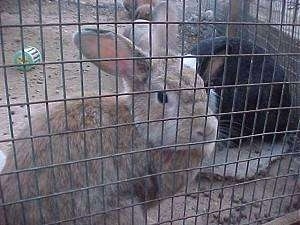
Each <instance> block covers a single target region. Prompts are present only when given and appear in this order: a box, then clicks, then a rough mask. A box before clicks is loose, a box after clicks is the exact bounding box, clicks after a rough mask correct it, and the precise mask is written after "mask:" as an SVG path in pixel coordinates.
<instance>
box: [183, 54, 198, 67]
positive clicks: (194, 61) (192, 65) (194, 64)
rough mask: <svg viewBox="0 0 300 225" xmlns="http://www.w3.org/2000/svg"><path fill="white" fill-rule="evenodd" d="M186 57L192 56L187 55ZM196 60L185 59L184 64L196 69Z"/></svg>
mask: <svg viewBox="0 0 300 225" xmlns="http://www.w3.org/2000/svg"><path fill="white" fill-rule="evenodd" d="M185 56H192V55H191V54H187V55H185ZM196 62H197V61H196V58H183V64H184V65H185V66H187V67H190V68H191V69H196Z"/></svg>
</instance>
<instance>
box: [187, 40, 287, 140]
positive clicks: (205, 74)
mask: <svg viewBox="0 0 300 225" xmlns="http://www.w3.org/2000/svg"><path fill="white" fill-rule="evenodd" d="M226 45H227V46H228V47H227V53H228V55H232V54H262V53H265V52H264V50H263V49H262V48H261V47H259V46H257V45H253V43H251V42H247V41H244V40H243V41H241V39H239V38H227V37H225V36H221V37H216V38H210V39H206V40H203V41H200V42H199V43H198V45H197V46H195V47H194V48H193V49H192V52H191V54H192V55H198V56H197V73H198V74H199V75H200V76H201V77H202V78H203V80H204V82H205V84H206V86H208V85H209V86H219V87H213V89H212V90H213V92H212V91H211V92H210V93H211V94H213V95H216V96H218V97H221V96H222V99H219V101H217V108H219V109H220V111H219V113H229V114H225V115H221V116H220V117H219V138H227V137H239V136H245V135H251V134H252V133H254V134H260V133H264V132H274V131H284V130H285V129H286V128H287V126H288V128H290V127H291V126H290V125H288V124H287V123H288V115H289V109H280V108H281V107H289V106H291V95H290V91H289V86H288V84H286V83H285V84H282V83H281V84H278V83H277V84H276V82H284V81H285V72H284V70H283V69H282V68H281V67H280V66H279V65H277V63H276V65H275V61H274V59H273V58H272V57H270V56H262V55H254V56H249V55H248V56H229V57H227V60H225V57H222V56H220V57H210V56H201V55H221V54H223V55H224V54H225V51H226ZM240 45H241V46H240ZM224 70H225V72H224ZM223 79H224V81H223ZM222 82H224V83H223V84H222ZM248 83H249V84H251V86H248V87H247V85H245V84H248ZM262 83H266V84H262ZM270 83H271V84H270ZM235 84H237V85H241V86H239V87H232V86H229V87H226V85H227V86H228V85H235ZM255 84H257V85H255ZM221 85H225V87H220V86H221ZM271 87H272V88H271ZM247 89H248V94H247ZM259 89H260V90H259ZM271 89H272V90H271ZM222 92H223V93H222ZM259 92H260V94H259ZM221 93H222V95H221ZM281 96H282V97H281ZM281 98H282V100H281ZM220 104H221V105H220ZM256 109H257V110H258V111H257V112H253V111H252V112H247V113H245V112H241V113H235V114H232V115H230V114H231V113H230V112H239V111H247V110H256ZM260 110H262V111H260ZM255 114H256V117H257V118H256V122H255ZM243 115H245V119H244V126H243V127H242V123H243ZM231 116H232V123H231V124H232V125H231V127H230V119H231ZM277 116H278V117H279V118H278V119H277ZM229 134H230V135H229ZM274 135H275V134H268V135H264V136H265V140H267V141H268V140H269V141H270V140H273V137H274ZM279 137H282V134H281V135H280V134H277V135H276V136H275V140H278V138H279Z"/></svg>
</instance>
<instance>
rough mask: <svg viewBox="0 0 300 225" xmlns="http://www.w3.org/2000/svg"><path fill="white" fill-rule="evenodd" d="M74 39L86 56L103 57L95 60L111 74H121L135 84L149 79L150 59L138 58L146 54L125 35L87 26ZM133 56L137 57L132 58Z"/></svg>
mask: <svg viewBox="0 0 300 225" xmlns="http://www.w3.org/2000/svg"><path fill="white" fill-rule="evenodd" d="M73 39H74V43H75V45H76V46H77V47H78V48H79V49H81V52H82V54H83V55H84V56H85V57H86V58H88V59H95V60H96V59H101V61H93V63H94V64H95V65H97V66H98V67H99V68H100V69H101V70H103V71H105V72H107V73H109V74H111V75H118V74H119V75H120V76H122V77H123V78H124V79H125V80H130V81H131V82H133V81H134V82H135V84H139V83H141V82H143V83H145V81H146V80H147V78H148V75H149V71H150V62H149V60H147V59H145V58H143V59H138V58H139V57H145V55H144V54H143V52H142V51H141V50H139V49H138V48H137V47H134V46H133V44H132V42H131V41H130V40H129V39H127V38H125V37H124V36H122V35H119V34H115V33H113V32H111V31H107V30H99V31H97V29H92V28H86V29H82V30H81V32H80V33H79V32H77V33H76V34H75V35H74V37H73ZM132 57H135V59H130V58H132ZM116 58H118V60H116ZM119 58H121V59H119ZM124 58H125V59H124ZM126 58H127V59H126ZM103 60H104V61H103ZM133 79H134V80H133Z"/></svg>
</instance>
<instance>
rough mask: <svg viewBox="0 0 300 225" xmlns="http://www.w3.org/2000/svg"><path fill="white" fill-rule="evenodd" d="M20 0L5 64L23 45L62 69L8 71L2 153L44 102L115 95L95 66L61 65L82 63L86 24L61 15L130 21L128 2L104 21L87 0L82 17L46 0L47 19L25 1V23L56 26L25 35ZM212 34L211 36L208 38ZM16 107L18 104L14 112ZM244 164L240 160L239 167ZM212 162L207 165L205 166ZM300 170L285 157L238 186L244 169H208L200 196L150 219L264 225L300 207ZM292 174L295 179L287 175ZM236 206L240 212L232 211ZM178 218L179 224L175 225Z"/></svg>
mask: <svg viewBox="0 0 300 225" xmlns="http://www.w3.org/2000/svg"><path fill="white" fill-rule="evenodd" d="M16 2H17V1H15V0H13V1H9V0H1V1H0V12H1V25H4V27H3V28H2V29H1V31H0V32H1V39H0V42H1V43H2V45H3V50H4V51H3V52H1V54H0V62H1V65H10V64H12V56H13V54H14V53H15V52H16V51H17V50H19V49H21V48H22V44H24V45H25V46H28V45H29V46H35V47H37V48H38V49H40V50H41V51H42V54H43V57H44V60H45V61H46V62H53V63H54V64H48V65H45V66H42V65H40V66H36V67H35V68H34V69H33V70H31V71H29V72H26V74H24V73H22V72H20V71H18V70H16V69H15V68H13V67H6V68H5V69H3V68H1V69H0V118H1V120H0V141H1V142H0V150H1V151H2V152H5V151H6V150H7V149H8V148H9V146H10V144H11V143H10V141H8V140H9V139H10V138H13V137H15V135H17V134H18V131H19V130H20V128H21V127H23V126H24V124H26V123H28V118H30V117H31V118H34V114H35V113H36V112H37V111H44V112H46V110H47V106H49V107H53V105H54V104H56V103H53V102H50V103H48V104H45V103H39V101H45V100H63V99H64V98H66V97H67V98H70V97H73V96H81V95H88V92H90V91H92V92H103V91H106V92H107V91H110V92H111V91H114V90H115V78H114V77H110V76H108V75H107V74H104V73H103V72H101V73H100V72H99V71H98V69H97V68H96V67H95V66H93V65H92V64H90V63H82V70H81V68H80V65H79V64H78V63H63V64H62V63H61V62H62V61H72V60H76V59H78V58H79V52H78V50H76V49H75V46H74V45H73V43H72V41H71V40H72V35H73V33H74V32H75V31H76V30H77V29H78V26H77V25H68V26H67V25H64V26H57V25H51V24H57V23H59V22H60V19H59V18H60V16H61V21H63V22H64V23H77V22H78V18H79V17H80V21H81V22H97V21H113V20H114V14H115V13H116V14H117V15H118V21H126V20H129V17H128V14H127V12H126V11H125V10H124V8H123V7H122V4H121V3H119V2H118V7H117V9H115V7H114V4H113V1H109V0H101V2H100V1H99V7H98V15H99V16H98V17H97V7H96V6H95V1H92V0H86V1H85V3H86V4H83V3H82V4H81V7H80V12H78V11H77V4H75V3H72V2H73V1H69V2H70V4H68V1H67V0H66V1H62V0H61V4H60V7H59V4H58V3H57V1H42V5H41V12H42V13H41V15H42V16H41V18H40V17H39V7H38V5H37V4H36V3H35V2H36V1H32V0H23V1H21V2H22V23H23V24H27V25H30V24H39V23H47V24H49V25H48V26H46V27H43V29H42V30H40V27H38V26H33V27H32V26H26V27H24V28H23V29H22V31H21V30H20V28H19V27H15V26H13V25H19V24H20V22H21V21H20V18H19V14H18V10H17V8H16ZM181 4H182V2H181V1H178V5H181ZM186 4H187V10H188V13H190V14H188V16H187V19H192V20H193V19H194V17H192V15H193V13H195V7H194V5H195V4H196V1H193V0H188V1H186ZM59 10H61V14H59ZM193 10H194V11H193ZM79 15H80V16H79ZM6 25H12V26H11V27H7V26H6ZM104 27H105V28H109V29H114V27H113V26H109V25H103V26H101V28H104ZM189 29H192V28H189V27H187V28H184V29H183V31H185V32H186V34H189V33H191V34H193V32H189ZM205 29H208V30H209V31H211V27H202V28H201V30H202V31H203V30H205ZM204 34H205V32H203V33H202V35H204ZM22 37H23V41H22ZM60 37H62V38H60ZM193 40H195V36H188V35H187V38H186V42H185V43H187V45H186V47H185V52H187V51H188V49H189V48H190V46H191V44H192V41H193ZM62 55H63V57H62ZM27 102H31V103H32V102H36V104H34V105H30V106H28V105H26V103H27ZM8 104H13V105H12V106H10V107H8ZM10 124H11V125H12V126H11V127H10ZM6 140H7V141H6ZM296 147H299V146H298V144H297V146H296ZM1 151H0V152H1ZM224 152H225V150H224V151H223V153H218V152H217V154H218V155H217V158H218V157H219V159H220V158H221V159H223V162H225V161H224V157H223V154H224ZM0 158H1V157H0ZM236 160H237V159H234V160H233V162H236ZM0 161H1V160H0ZM206 163H207V162H206ZM218 163H220V162H218ZM0 164H1V162H0ZM204 165H207V164H205V162H204ZM253 165H254V166H252V169H253V167H255V168H256V167H257V166H258V164H253ZM299 165H300V160H299V157H298V158H297V157H294V156H291V157H290V156H286V157H283V158H280V159H278V158H277V159H276V160H274V162H273V163H269V162H267V163H265V164H264V165H263V166H262V168H260V169H257V171H256V170H255V171H256V172H260V175H257V174H256V173H255V172H254V173H253V174H251V176H248V179H247V180H244V179H243V176H241V177H240V178H241V179H240V180H238V181H237V180H236V179H233V178H232V176H233V177H234V175H235V173H237V172H238V171H239V169H240V168H239V167H238V166H237V167H232V168H229V170H230V172H229V174H231V175H232V176H227V175H228V174H227V172H226V168H224V167H222V169H221V171H223V172H224V174H225V175H226V176H222V172H219V173H217V172H216V173H215V174H216V176H212V175H211V172H207V171H205V173H204V172H203V173H202V174H201V176H200V175H199V177H198V182H195V183H193V185H192V186H191V187H187V188H186V190H183V191H182V193H185V192H189V193H190V192H191V193H192V194H189V195H188V196H182V195H181V194H178V195H179V196H178V197H175V198H173V199H167V200H164V201H161V202H160V204H159V205H158V206H156V207H154V208H152V209H150V210H149V219H151V221H152V222H150V223H153V221H156V222H160V223H162V224H186V225H189V224H245V223H247V224H248V223H251V224H260V223H262V222H264V221H267V220H269V219H270V218H272V217H277V216H279V215H282V214H284V213H286V212H288V211H293V210H295V208H300V205H299V202H300V201H299V200H300V199H299V194H300V188H299V185H300V179H299ZM250 167H251V166H250ZM227 171H228V169H227ZM220 173H221V174H220ZM287 174H290V176H286V175H287ZM293 194H294V196H292V195H293ZM232 207H234V208H233V209H231V208H232ZM183 219H185V220H183ZM170 220H174V221H173V222H172V223H171V221H170Z"/></svg>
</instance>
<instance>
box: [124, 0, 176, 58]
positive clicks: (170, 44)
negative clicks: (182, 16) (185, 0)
mask: <svg viewBox="0 0 300 225" xmlns="http://www.w3.org/2000/svg"><path fill="white" fill-rule="evenodd" d="M166 12H168V14H167V15H166ZM162 21H168V22H173V23H170V24H168V25H166V24H152V25H151V26H150V24H149V21H148V20H144V19H137V20H135V21H134V22H135V23H134V25H130V26H127V27H126V28H125V29H124V31H123V35H124V36H125V37H127V38H129V39H130V40H132V42H133V43H134V44H135V45H136V46H138V47H140V48H141V49H142V50H143V51H144V53H145V54H147V55H151V56H167V55H169V56H174V55H176V54H178V53H177V47H178V40H177V36H178V24H175V23H174V22H178V21H179V19H178V17H177V11H176V6H174V5H172V4H171V2H170V3H169V4H167V3H166V2H161V3H160V4H158V5H157V6H156V7H155V8H154V10H153V18H152V22H162ZM150 31H151V32H150ZM150 50H151V51H150Z"/></svg>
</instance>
